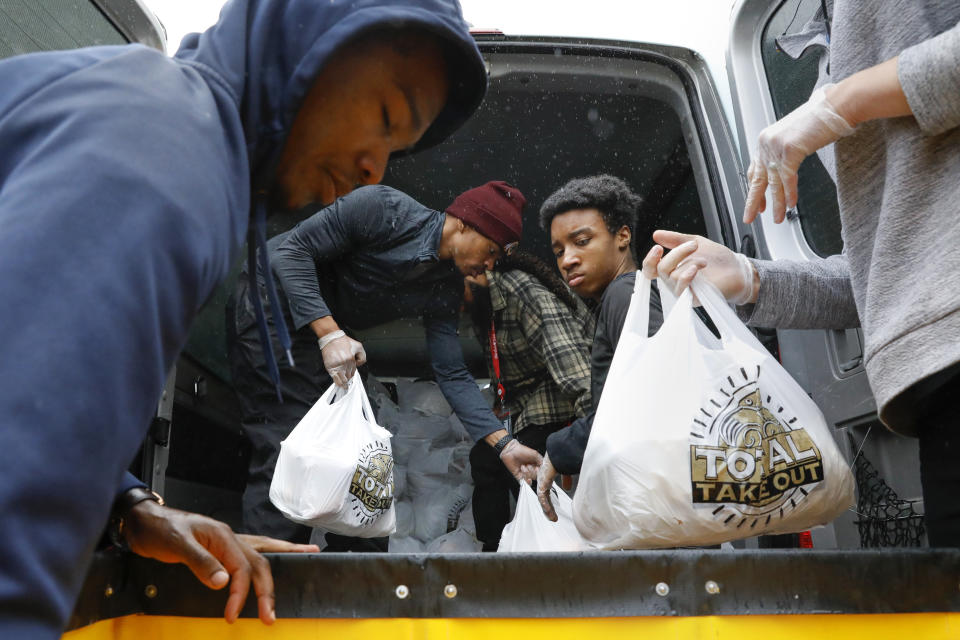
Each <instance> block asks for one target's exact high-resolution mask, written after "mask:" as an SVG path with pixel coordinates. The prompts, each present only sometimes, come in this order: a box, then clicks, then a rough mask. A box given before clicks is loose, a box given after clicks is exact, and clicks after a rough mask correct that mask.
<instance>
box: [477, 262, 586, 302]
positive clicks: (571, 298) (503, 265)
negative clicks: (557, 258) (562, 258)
mask: <svg viewBox="0 0 960 640" xmlns="http://www.w3.org/2000/svg"><path fill="white" fill-rule="evenodd" d="M493 270H494V271H512V270H517V271H523V272H524V273H529V274H530V275H532V276H533V277H534V278H536V279H537V280H539V281H540V284H542V285H543V286H544V287H546V288H547V291H549V292H550V293H552V294H553V295H555V296H557V298H559V300H560V301H561V302H563V304H565V305H567V306H568V307H570V310H571V311H575V310H576V308H577V297H576V296H575V295H574V293H573V292H572V291H571V290H570V289H569V287H567V283H566V282H564V281H563V279H562V278H561V277H560V276H559V275H558V274H557V270H556V269H554V268H552V267H551V266H550V265H548V264H547V263H546V262H544V261H543V260H541V259H540V258H538V257H537V256H535V255H533V254H532V253H527V252H526V251H517V252H515V253H513V254H512V255H509V256H504V257H503V258H500V259H499V260H498V261H497V264H496V265H495V266H494V267H493Z"/></svg>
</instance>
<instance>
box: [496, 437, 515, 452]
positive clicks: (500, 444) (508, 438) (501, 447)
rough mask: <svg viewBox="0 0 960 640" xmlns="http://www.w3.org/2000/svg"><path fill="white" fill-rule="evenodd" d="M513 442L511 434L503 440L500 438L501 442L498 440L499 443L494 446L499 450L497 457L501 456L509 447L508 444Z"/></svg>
mask: <svg viewBox="0 0 960 640" xmlns="http://www.w3.org/2000/svg"><path fill="white" fill-rule="evenodd" d="M511 440H513V436H512V435H510V434H509V433H508V434H507V435H505V436H503V437H502V438H500V439H499V440H497V443H496V444H495V445H493V448H494V449H496V450H497V455H500V454H501V453H503V448H504V447H505V446H507V443H508V442H510V441H511Z"/></svg>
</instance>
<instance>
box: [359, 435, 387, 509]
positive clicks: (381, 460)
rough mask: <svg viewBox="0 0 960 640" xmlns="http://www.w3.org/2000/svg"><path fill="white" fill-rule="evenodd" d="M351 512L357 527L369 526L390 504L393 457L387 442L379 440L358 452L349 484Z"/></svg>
mask: <svg viewBox="0 0 960 640" xmlns="http://www.w3.org/2000/svg"><path fill="white" fill-rule="evenodd" d="M350 495H352V496H353V497H354V498H356V500H354V501H353V512H354V515H355V516H356V517H357V519H358V521H359V522H360V524H370V523H371V522H374V521H375V520H376V519H377V518H379V517H380V516H382V515H383V514H384V513H385V512H386V511H387V509H389V508H390V505H391V504H393V454H392V453H391V452H390V444H389V442H386V441H382V440H378V441H376V442H373V443H371V444H368V445H367V446H366V447H364V448H363V450H361V452H360V462H359V463H357V470H356V471H354V472H353V480H351V481H350Z"/></svg>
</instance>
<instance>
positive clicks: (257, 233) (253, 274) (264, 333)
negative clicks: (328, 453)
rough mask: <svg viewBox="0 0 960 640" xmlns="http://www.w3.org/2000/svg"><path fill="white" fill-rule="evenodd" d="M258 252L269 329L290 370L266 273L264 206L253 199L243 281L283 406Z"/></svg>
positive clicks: (278, 312)
mask: <svg viewBox="0 0 960 640" xmlns="http://www.w3.org/2000/svg"><path fill="white" fill-rule="evenodd" d="M258 250H259V254H260V258H259V263H260V272H261V273H262V274H263V280H264V282H266V285H267V297H268V298H269V300H270V314H271V315H272V316H273V325H274V326H275V327H276V328H277V337H278V338H280V346H281V347H283V350H284V351H285V352H286V354H287V362H289V363H290V366H291V367H293V366H294V364H293V351H292V344H291V342H290V332H289V331H287V323H286V321H285V320H284V318H283V310H282V309H281V308H280V299H279V298H278V297H277V287H276V285H275V284H274V282H273V272H272V271H271V270H270V256H269V255H268V253H267V205H266V201H265V200H264V198H263V197H262V196H258V197H257V202H256V204H255V205H254V210H253V223H252V224H251V225H250V229H249V230H248V231H247V277H249V278H250V299H251V300H252V301H253V309H254V311H255V312H256V314H257V331H258V332H259V334H260V345H261V346H262V347H263V355H264V357H265V358H266V360H267V373H268V374H269V375H270V380H272V381H273V385H274V387H276V390H277V400H279V401H280V402H283V394H282V393H281V392H280V369H279V368H278V367H277V359H276V357H275V356H274V354H273V344H272V343H271V341H270V332H269V330H268V329H267V318H266V315H265V314H264V313H263V303H261V301H260V287H259V286H257V262H258V260H257V253H258Z"/></svg>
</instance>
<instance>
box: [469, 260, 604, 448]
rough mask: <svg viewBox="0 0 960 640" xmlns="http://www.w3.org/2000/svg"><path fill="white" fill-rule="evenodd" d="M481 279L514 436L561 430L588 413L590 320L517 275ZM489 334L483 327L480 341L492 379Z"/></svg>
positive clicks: (509, 273)
mask: <svg viewBox="0 0 960 640" xmlns="http://www.w3.org/2000/svg"><path fill="white" fill-rule="evenodd" d="M487 278H488V280H489V283H490V302H491V306H492V308H493V319H494V325H495V327H496V335H497V350H498V352H499V354H500V375H501V378H500V381H501V382H502V383H503V386H504V388H505V390H506V402H507V406H508V407H510V409H511V413H512V414H513V417H514V420H513V430H514V433H516V432H519V431H521V430H522V429H523V428H524V427H526V426H527V425H530V424H538V425H547V424H561V425H563V424H566V423H568V422H570V421H571V420H573V419H575V418H578V417H581V416H584V415H586V414H588V413H589V412H590V409H591V407H592V404H591V402H590V346H591V345H592V344H593V333H594V330H595V327H596V321H595V319H594V317H593V315H592V314H591V313H590V311H589V310H588V309H587V307H586V306H585V305H584V304H583V303H582V302H580V301H579V300H578V301H577V308H576V310H571V309H570V307H568V306H567V305H566V304H564V303H563V301H562V300H560V299H559V298H557V297H556V296H555V295H554V294H553V293H551V292H550V291H549V290H548V289H547V288H546V287H545V286H543V284H541V283H540V281H539V280H537V279H536V278H535V277H534V276H531V275H530V274H528V273H525V272H523V271H519V270H512V271H507V272H488V273H487ZM477 329H478V330H479V329H480V328H479V327H478V328H477ZM489 331H490V328H489V327H487V328H486V330H485V331H484V332H483V334H482V337H481V342H482V343H483V345H484V348H483V350H484V355H485V356H486V360H487V368H488V369H489V371H490V377H491V378H493V377H494V375H493V361H492V359H491V357H490V339H489Z"/></svg>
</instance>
